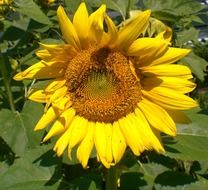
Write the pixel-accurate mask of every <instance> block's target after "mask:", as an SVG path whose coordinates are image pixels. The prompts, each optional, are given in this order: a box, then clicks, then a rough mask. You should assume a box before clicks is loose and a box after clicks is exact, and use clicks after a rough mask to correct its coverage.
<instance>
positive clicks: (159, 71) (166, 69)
mask: <svg viewBox="0 0 208 190" xmlns="http://www.w3.org/2000/svg"><path fill="white" fill-rule="evenodd" d="M140 69H141V71H142V74H143V75H146V76H157V77H163V76H165V77H181V78H184V79H190V78H192V74H191V70H190V69H189V68H188V67H186V66H184V65H156V66H147V67H141V68H140Z"/></svg>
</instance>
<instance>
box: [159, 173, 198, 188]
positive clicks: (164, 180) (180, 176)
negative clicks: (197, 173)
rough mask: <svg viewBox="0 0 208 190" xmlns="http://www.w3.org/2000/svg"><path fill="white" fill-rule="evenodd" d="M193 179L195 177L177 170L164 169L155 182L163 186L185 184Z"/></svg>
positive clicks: (193, 180)
mask: <svg viewBox="0 0 208 190" xmlns="http://www.w3.org/2000/svg"><path fill="white" fill-rule="evenodd" d="M195 181H196V179H194V178H193V177H192V176H190V175H187V174H186V173H183V172H179V171H165V172H163V173H161V174H160V175H158V176H157V177H156V179H155V183H157V184H161V185H164V186H177V185H185V184H190V183H193V182H195Z"/></svg>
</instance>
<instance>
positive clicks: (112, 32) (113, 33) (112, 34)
mask: <svg viewBox="0 0 208 190" xmlns="http://www.w3.org/2000/svg"><path fill="white" fill-rule="evenodd" d="M105 22H106V24H107V27H108V32H107V34H108V38H109V39H107V43H108V44H109V46H110V47H111V46H112V44H113V43H114V42H115V41H116V40H117V39H118V31H117V28H116V26H115V24H114V23H113V21H112V20H111V18H110V17H109V16H108V15H105Z"/></svg>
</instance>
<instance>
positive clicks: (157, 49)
mask: <svg viewBox="0 0 208 190" xmlns="http://www.w3.org/2000/svg"><path fill="white" fill-rule="evenodd" d="M167 49H168V42H167V41H165V40H162V39H156V38H139V39H137V40H135V41H134V42H133V43H132V44H131V46H130V47H129V48H128V50H127V55H129V56H136V57H138V59H139V62H146V61H151V60H153V59H156V58H158V57H160V56H161V55H163V54H164V53H165V52H166V51H167Z"/></svg>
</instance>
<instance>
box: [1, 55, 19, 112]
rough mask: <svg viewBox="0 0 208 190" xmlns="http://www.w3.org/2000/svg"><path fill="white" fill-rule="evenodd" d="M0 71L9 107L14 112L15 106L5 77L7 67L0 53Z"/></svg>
mask: <svg viewBox="0 0 208 190" xmlns="http://www.w3.org/2000/svg"><path fill="white" fill-rule="evenodd" d="M0 72H1V75H2V78H3V81H4V86H5V89H6V93H7V96H8V101H9V106H10V109H11V110H12V111H13V112H15V106H14V101H13V95H12V91H11V86H10V82H9V79H8V77H7V69H6V67H5V62H4V58H3V55H2V54H1V53H0Z"/></svg>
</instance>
